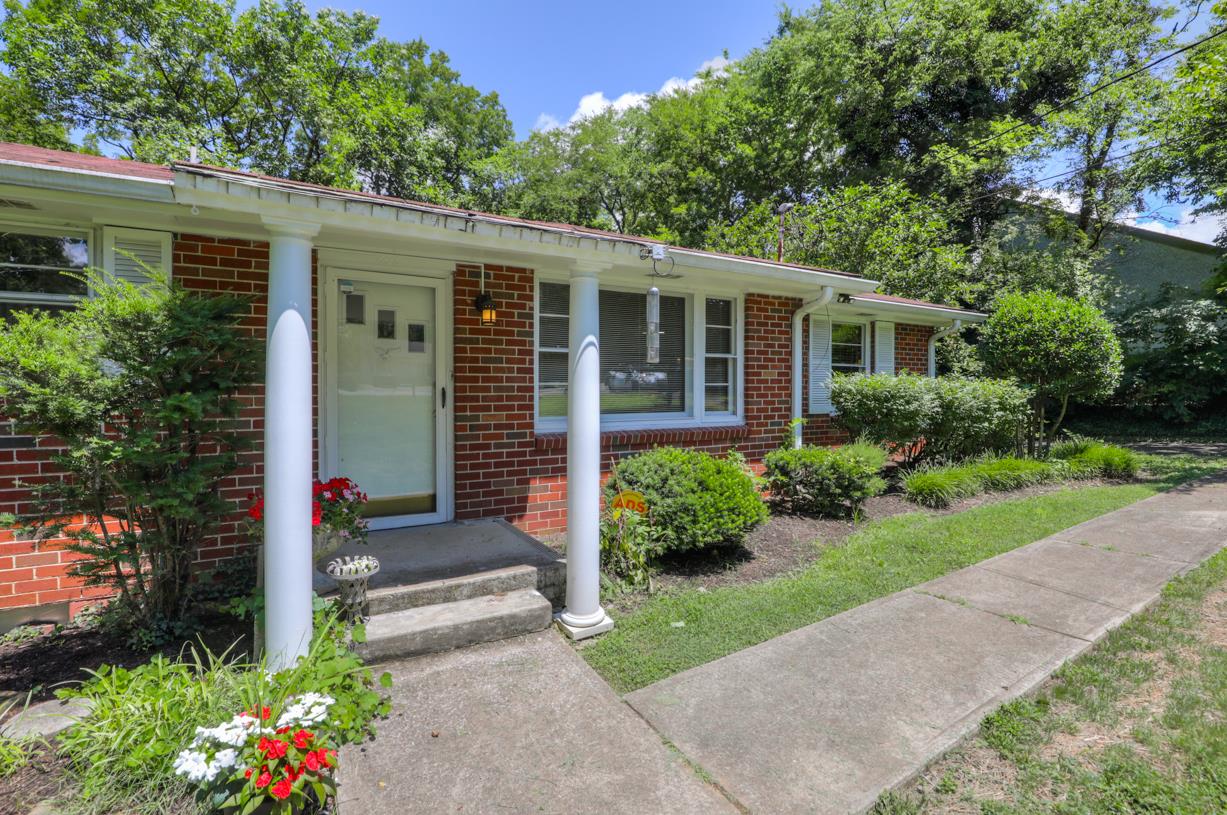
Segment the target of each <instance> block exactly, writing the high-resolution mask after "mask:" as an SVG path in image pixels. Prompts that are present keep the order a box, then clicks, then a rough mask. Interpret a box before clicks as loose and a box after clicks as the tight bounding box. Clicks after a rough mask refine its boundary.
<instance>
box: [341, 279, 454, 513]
mask: <svg viewBox="0 0 1227 815" xmlns="http://www.w3.org/2000/svg"><path fill="white" fill-rule="evenodd" d="M446 295H447V282H446V281H442V280H436V279H432V278H419V277H407V276H400V275H393V274H386V273H381V272H362V271H355V270H349V269H333V268H330V269H328V271H327V275H326V281H325V300H326V303H325V312H326V314H325V318H324V320H323V322H324V326H325V327H326V333H327V336H326V337H325V343H326V346H325V360H324V367H325V371H324V378H325V396H326V417H325V428H326V429H325V435H326V437H325V443H324V454H325V472H326V474H327V475H344V476H348V477H349V478H352V479H353V480H354V481H355V482H356V483H357V484H358V486H359V488H361V489H362V490H363V491H364V492H366V493H367V495H369V496H370V503H369V504H368V505H367V515H368V517H370V519H371V526H372V527H373V528H376V529H379V528H388V527H395V526H409V525H413V524H423V523H438V522H441V521H445V520H448V519H449V518H450V517H451V500H450V499H451V495H450V486H451V482H450V466H449V464H450V461H449V451H450V445H449V444H448V438H449V433H448V428H449V421H448V416H449V415H450V404H449V401H450V399H449V397H450V394H449V392H448V390H449V389H448V377H447V371H448V357H449V352H450V348H449V341H450V337H451V324H450V319H447V312H446V307H447V304H448V303H449V301H450V298H448V297H447V296H446Z"/></svg>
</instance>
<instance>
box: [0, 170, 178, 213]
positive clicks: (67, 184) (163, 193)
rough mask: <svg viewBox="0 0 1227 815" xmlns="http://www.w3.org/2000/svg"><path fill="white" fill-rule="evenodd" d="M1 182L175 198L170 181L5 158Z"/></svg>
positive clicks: (168, 200) (145, 198)
mask: <svg viewBox="0 0 1227 815" xmlns="http://www.w3.org/2000/svg"><path fill="white" fill-rule="evenodd" d="M0 183H3V184H14V185H16V186H20V187H33V188H35V189H39V190H63V191H66V192H78V193H89V194H92V195H109V196H113V197H116V198H135V199H138V200H142V201H157V202H163V203H173V202H174V193H173V191H172V184H171V182H170V181H163V180H159V179H156V178H134V177H132V176H126V175H116V174H113V173H101V172H97V171H95V170H78V169H74V168H69V167H46V166H44V165H39V164H28V163H26V162H21V161H11V160H5V159H0Z"/></svg>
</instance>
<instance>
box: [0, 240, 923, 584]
mask: <svg viewBox="0 0 1227 815" xmlns="http://www.w3.org/2000/svg"><path fill="white" fill-rule="evenodd" d="M173 263H174V266H173V271H174V275H175V278H176V279H177V280H178V281H179V282H180V283H182V284H183V285H184V286H185V287H187V288H189V289H195V290H200V291H231V292H239V293H243V294H248V295H251V296H252V297H253V298H254V299H253V303H252V307H251V313H250V314H249V316H248V317H247V319H246V320H245V321H244V327H245V328H246V329H247V330H249V331H251V332H252V333H253V334H254V335H256V336H263V333H264V329H265V319H266V314H267V283H268V245H267V244H266V243H262V242H255V241H247V240H229V239H217V238H210V237H205V236H197V235H180V236H178V237H177V238H176V239H175V241H174V260H173ZM316 275H317V272H316V270H314V269H313V282H314V278H315V277H316ZM479 287H480V269H479V268H478V267H473V266H459V267H457V269H456V273H455V286H454V295H455V300H454V310H453V319H454V324H455V343H454V357H453V363H454V364H453V370H454V375H455V386H454V394H453V397H452V398H453V406H454V413H455V450H454V462H455V464H454V466H455V484H454V487H455V502H456V518H457V519H460V520H464V519H473V518H489V517H504V518H507V519H508V520H510V521H511V522H512V523H515V524H516V525H517V526H519V527H521V528H522V529H524V530H526V531H529V532H536V533H544V532H553V531H558V530H561V529H563V528H565V526H566V483H565V475H566V438H565V435H563V434H536V433H535V432H534V429H533V371H534V367H535V364H534V357H533V355H534V342H533V331H534V315H533V303H534V276H533V272H532V270H529V269H523V268H516V267H501V266H487V267H486V290H487V291H488V292H490V293H491V294H492V295H493V296H494V299H495V301H496V302H497V303H498V306H499V322H498V324H497V325H495V326H489V327H487V326H482V325H480V324H479V322H478V320H477V315H476V314H475V312H474V310H473V299H474V297H476V295H477V293H478V291H479ZM316 289H317V287H316V286H315V285H313V286H312V291H313V293H314V292H316ZM317 299H318V298H317V297H315V295H314V294H313V311H314V313H315V319H314V320H313V325H314V326H318V324H319V319H318V308H319V305H318V302H315V300H317ZM799 305H800V300H798V299H795V298H788V297H779V296H775V295H767V294H749V295H746V297H745V331H744V336H745V340H744V345H745V348H744V350H745V364H744V376H745V423H744V425H737V426H728V427H708V428H700V429H684V430H654V431H618V432H611V433H605V434H603V435H602V440H601V448H602V459H603V466H604V468H605V469H606V470H608V467H609V466H610V464H611V463H612V462H613V461H615V460H617V458H619V457H622V456H626V455H629V454H632V453H636V452H640V451H643V450H647V449H650V448H652V447H655V446H658V445H666V444H669V445H680V446H688V447H694V448H697V449H701V450H705V451H708V452H712V453H724V452H726V451H728V450H729V449H730V448H736V449H737V450H739V451H740V452H742V453H743V454H744V455H745V456H746V457H747V458H748V459H749V460H750V461H751V462H752V463H754V464H758V462H759V461H760V460H761V458H762V456H763V455H764V454H765V453H767V452H768V451H770V450H771V449H773V448H775V447H776V446H777V445H778V444H779V442H780V439H781V438H782V436H783V434H784V432H785V430H786V428H787V426H788V421H789V418H790V416H791V410H792V408H791V403H792V386H791V378H792V340H791V336H790V332H791V322H792V314H793V311H794V310H795V309H796V308H797V307H798V306H799ZM931 330H932V329H930V328H927V327H922V326H912V325H904V324H899V325H897V326H896V329H895V344H896V364H897V367H898V368H900V369H903V368H908V369H911V370H914V371H917V372H924V371H926V370H927V366H928V358H927V340H928V337H929V333H930V332H931ZM317 339H318V335H317ZM803 341H804V340H803ZM803 347H806V346H803ZM806 371H807V374H808V366H806ZM315 376H316V380H317V382H318V354H317V357H316V367H315ZM806 384H807V383H805V382H804V381H803V384H802V387H803V392H806V391H805V386H806ZM316 392H318V389H317V391H316ZM243 400H244V402H245V405H244V409H243V414H242V418H243V421H244V422H245V424H246V426H245V428H244V432H246V433H249V434H250V435H251V437H252V438H253V440H254V441H255V443H256V447H255V449H253V450H252V451H251V452H249V453H247V454H246V455H245V456H244V459H243V464H242V467H241V468H240V470H239V471H238V472H236V473H235V474H234V475H233V476H231V477H229V478H227V479H226V481H225V482H224V483H223V485H222V495H223V497H224V498H226V499H227V500H228V501H229V502H231V505H232V506H233V511H232V512H231V513H229V514H228V515H227V516H226V517H225V518H224V519H223V520H222V522H221V524H220V525H219V527H218V530H217V532H216V534H215V535H214V536H213V537H211V538H210V540H209V542H208V545H206V546H205V547H204V548H202V550H201V552H200V556H199V562H200V563H201V564H202V565H207V564H209V563H211V562H215V561H217V560H220V559H224V558H227V557H231V556H233V555H235V554H238V553H240V552H242V551H244V549H245V548H246V547H247V546H248V545H249V541H248V540H247V536H246V533H245V527H244V524H243V510H244V507H245V504H246V499H247V495H248V493H250V492H251V491H253V490H256V489H259V488H260V487H261V485H262V479H263V462H262V453H261V452H260V450H259V442H260V440H261V438H262V435H263V387H262V386H257V387H255V388H252V389H251V390H250V392H248V393H246V394H244V395H243ZM807 401H808V400H807ZM316 416H317V419H318V405H317V406H316ZM316 425H317V427H318V421H317V422H316ZM804 435H805V440H806V442H808V443H813V444H837V443H841V442H842V441H845V440H846V437H845V435H844V434H843V432H842V431H840V430H839V429H838V428H836V427H834V426H833V425H832V423H831V420H830V417H829V416H825V415H818V416H809V417H808V423H807V425H806V427H805V431H804ZM51 445H52V442H51V441H49V440H45V439H44V440H36V439H32V438H29V437H20V436H14V435H12V430H11V427H8V426H6V425H3V424H0V512H13V513H20V512H22V511H23V510H24V509H25V508H26V505H25V504H24V503H23V502H25V501H28V498H29V496H28V493H27V492H26V491H25V489H24V488H22V487H19V486H18V485H17V484H16V482H17V480H19V479H20V480H21V481H25V482H29V481H32V480H35V479H39V478H50V477H53V476H54V473H53V472H52V467H51V465H50V463H49V458H50V455H51V453H52V451H53V449H54V448H53V447H52V446H51ZM317 465H318V460H317ZM69 559H70V555H69V553H66V552H64V551H63V548H62V541H47V542H42V543H40V544H37V545H36V544H35V543H33V542H31V541H17V540H14V539H13V535H12V533H11V532H8V531H0V609H3V608H15V607H21V606H32V605H41V604H45V603H53V602H63V601H75V602H76V603H78V604H79V603H80V602H81V601H84V600H88V599H92V598H95V597H98V596H101V595H105V592H104V591H98V590H94V591H86V590H85V589H83V588H82V587H81V586H80V585H79V584H78V582H77V581H75V580H73V579H71V578H68V577H67V576H66V570H67V567H68V565H69Z"/></svg>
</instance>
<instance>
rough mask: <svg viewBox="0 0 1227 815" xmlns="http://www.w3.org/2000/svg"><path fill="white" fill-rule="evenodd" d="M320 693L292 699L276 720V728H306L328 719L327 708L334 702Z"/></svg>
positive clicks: (306, 694) (305, 694)
mask: <svg viewBox="0 0 1227 815" xmlns="http://www.w3.org/2000/svg"><path fill="white" fill-rule="evenodd" d="M335 701H336V700H335V699H333V698H332V697H331V696H325V695H324V694H322V693H314V692H312V693H304V694H303V695H301V696H296V697H293V698H292V699H291V700H290V705H289V706H288V707H287V708H286V709H285V710H284V711H283V712H282V714H281V716H280V718H278V719H277V727H278V728H282V727H307V726H308V725H314V724H319V723H320V722H322V721H324V719H326V718H327V717H328V708H329V707H330V706H331V705H332V704H333V703H334V702H335Z"/></svg>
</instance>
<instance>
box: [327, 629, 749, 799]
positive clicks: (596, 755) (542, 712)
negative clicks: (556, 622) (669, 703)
mask: <svg viewBox="0 0 1227 815" xmlns="http://www.w3.org/2000/svg"><path fill="white" fill-rule="evenodd" d="M382 667H385V668H386V669H387V670H390V671H391V672H392V676H393V678H394V682H395V684H394V686H393V689H392V699H393V711H392V717H391V719H389V720H388V721H385V722H381V723H379V724H378V737H377V738H376V740H375V741H374V742H372V743H370V744H367V745H363V746H361V747H349V748H346V750H345V752H344V753H343V754H342V756H341V763H340V768H341V770H340V778H339V781H340V787H339V793H338V796H337V800H338V804H339V809H340V813H341V815H382V814H383V813H387V815H406V814H407V813H429V815H440V813H449V812H453V813H517V814H518V813H547V814H548V813H556V814H557V815H581V814H583V813H592V815H708V814H710V815H725V814H727V815H735V813H736V810H735V809H734V808H733V807H732V805H731V804H729V802H728V801H727V800H726V799H725V798H724V797H722V796H721V795H720V794H719V793H718V792H717V791H716V790H715V789H714V788H713V787H711V786H710V785H709V784H707V783H705V782H703V781H701V780H700V779H699V777H698V776H697V775H696V774H695V773H694V771H693V770H692V769H691V768H690V767H689V766H687V765H686V763H685V762H684V761H683V760H682V759H681V758H680V757H679V756H678V755H677V753H676V752H674V751H671V750H669V749H668V748H667V747H666V746H665V745H664V743H663V742H662V741H661V739H660V736H658V735H657V734H656V733H655V732H654V731H653V730H652V728H651V727H649V726H648V725H647V724H646V723H645V722H644V721H643V719H641V718H639V716H637V715H636V714H635V712H634V711H632V710H631V709H630V708H629V707H627V706H626V705H625V704H623V702H622V701H621V700H620V699H619V698H618V697H617V695H616V694H615V693H614V692H613V690H612V689H611V688H610V687H609V686H608V685H606V684H605V682H604V680H602V679H601V678H600V677H599V676H597V675H596V674H595V673H594V672H593V671H592V669H591V668H589V667H588V665H587V664H586V663H585V662H584V661H583V659H582V658H580V656H579V654H577V653H576V652H575V650H574V649H573V648H572V647H571V646H570V645H568V644H567V643H566V642H564V641H563V639H562V636H561V635H560V634H559V633H557V632H556V631H554V630H549V631H543V632H540V633H538V634H530V635H528V636H525V637H519V638H517V639H511V640H504V641H503V642H496V643H489V644H486V645H479V646H476V647H473V648H466V649H464V650H461V651H452V652H450V653H446V654H436V655H433V656H428V657H418V658H416V659H409V660H405V661H403V662H399V663H391V664H389V665H386V666H382Z"/></svg>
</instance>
